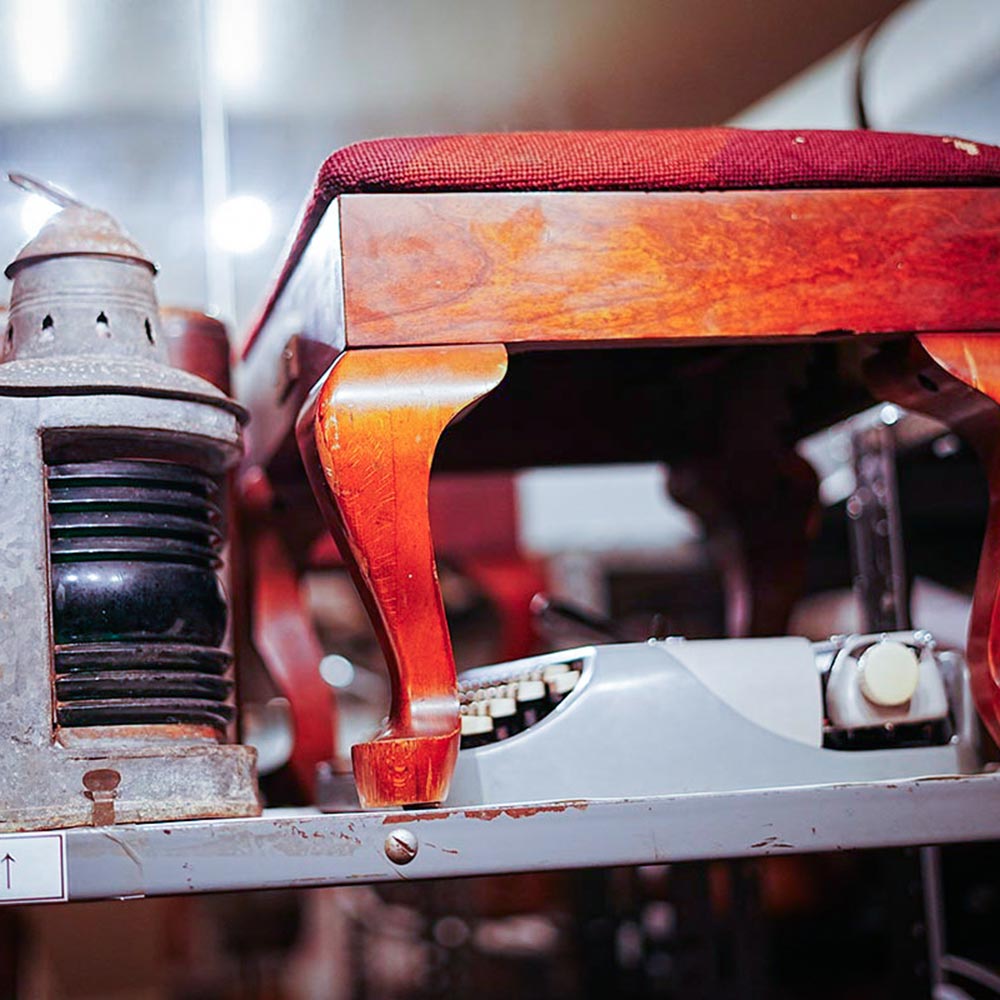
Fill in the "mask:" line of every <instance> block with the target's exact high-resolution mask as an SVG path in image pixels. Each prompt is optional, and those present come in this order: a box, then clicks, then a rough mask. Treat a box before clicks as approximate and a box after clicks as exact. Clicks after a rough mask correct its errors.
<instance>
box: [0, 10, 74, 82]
mask: <svg viewBox="0 0 1000 1000" xmlns="http://www.w3.org/2000/svg"><path fill="white" fill-rule="evenodd" d="M68 17H69V12H68V10H67V7H66V2H65V0H18V3H17V6H16V7H15V8H14V19H13V27H14V31H13V34H14V46H13V47H14V53H15V59H16V63H17V69H18V73H19V75H20V77H21V81H22V83H23V84H24V86H25V88H26V89H27V90H30V91H34V92H37V93H47V92H50V91H52V90H54V89H55V88H56V87H57V86H58V85H59V83H60V82H61V81H62V80H63V78H64V77H65V75H66V68H67V65H68V63H69V21H68Z"/></svg>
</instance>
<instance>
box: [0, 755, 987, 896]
mask: <svg viewBox="0 0 1000 1000" xmlns="http://www.w3.org/2000/svg"><path fill="white" fill-rule="evenodd" d="M404 831H405V833H404ZM63 836H64V837H65V862H66V888H67V897H68V898H69V899H70V900H82V899H101V898H108V897H136V896H152V895H168V894H184V893H189V892H216V891H229V890H239V889H261V888H279V887H304V886H323V885H351V884H358V883H364V882H380V881H392V880H397V879H407V880H412V879H427V878H440V877H455V876H464V875H484V874H495V873H503V872H518V871H531V870H538V869H558V868H581V867H594V866H604V865H633V864H652V863H663V862H673V861H688V860H693V859H707V858H732V857H750V856H756V857H760V856H765V855H774V854H792V853H808V852H819V851H840V850H852V849H861V848H875V847H889V846H903V845H918V844H944V843H954V842H961V841H976V840H991V839H1000V774H998V773H992V774H983V775H976V776H972V777H954V778H930V779H919V780H905V781H891V782H868V783H863V784H848V785H816V786H808V787H795V788H781V789H770V790H758V791H740V792H727V793H700V794H695V795H690V794H689V795H672V796H663V797H656V798H638V799H597V800H590V801H567V802H551V803H543V804H538V803H533V804H522V805H509V806H497V807H493V808H486V807H475V808H453V809H437V810H420V811H409V812H351V813H339V814H332V815H325V814H321V813H319V812H317V811H315V810H310V809H300V810H269V811H267V812H265V813H264V815H262V816H260V817H258V818H256V819H237V820H215V821H212V820H195V821H186V822H177V823H155V824H148V825H134V826H114V827H104V828H80V829H73V830H66V831H64V833H63ZM11 840H14V841H15V845H16V838H6V841H7V843H10V841H11ZM407 844H410V845H411V846H412V845H413V844H415V845H416V853H415V855H414V856H413V857H412V860H410V861H409V862H408V863H406V864H397V863H394V862H393V861H391V860H390V859H389V857H388V856H387V850H388V851H391V852H394V853H396V855H397V857H401V856H405V855H406V854H407V853H408V852H407Z"/></svg>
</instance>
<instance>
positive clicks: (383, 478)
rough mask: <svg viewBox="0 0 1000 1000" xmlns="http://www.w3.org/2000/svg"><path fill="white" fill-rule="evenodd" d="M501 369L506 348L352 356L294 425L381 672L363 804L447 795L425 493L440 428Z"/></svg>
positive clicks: (446, 683)
mask: <svg viewBox="0 0 1000 1000" xmlns="http://www.w3.org/2000/svg"><path fill="white" fill-rule="evenodd" d="M506 370H507V352H506V349H505V348H504V347H503V345H500V344H496V345H483V346H478V345H477V346H469V347H401V348H377V349H372V350H357V351H350V350H349V351H347V352H346V353H344V354H342V355H341V356H340V358H338V360H337V362H336V363H335V364H334V366H333V367H332V368H331V369H330V372H329V373H328V374H327V376H326V379H325V381H324V382H323V384H322V385H321V386H320V387H319V389H318V393H316V394H315V397H314V399H313V400H312V403H311V405H310V406H308V407H307V408H306V410H305V411H304V412H303V415H302V417H301V418H300V421H299V445H300V448H301V449H302V450H303V455H304V458H305V463H306V469H307V471H308V472H309V476H310V480H311V482H312V485H313V490H314V492H315V493H316V496H317V497H318V498H319V500H320V504H321V506H322V507H323V508H324V514H325V515H326V519H327V522H328V523H329V525H330V529H331V531H332V533H333V536H334V538H335V540H336V541H337V544H338V546H339V547H340V550H341V554H342V555H343V557H344V559H345V560H346V561H347V563H348V566H349V568H350V570H351V574H352V576H353V577H354V581H355V584H356V585H357V587H358V590H359V592H360V594H361V597H362V599H363V600H364V602H365V606H366V608H367V610H368V614H369V616H370V618H371V620H372V623H373V625H374V626H375V631H376V634H377V635H378V639H379V643H380V644H381V646H382V651H383V653H384V654H385V659H386V663H387V664H388V668H389V679H390V684H391V690H392V702H391V706H390V710H389V717H388V719H387V720H386V723H385V725H384V726H383V728H382V730H381V731H380V733H379V734H378V735H377V736H376V737H375V739H373V740H372V741H371V742H368V743H361V744H359V745H357V746H355V747H354V748H353V750H352V758H353V763H354V775H355V780H356V782H357V788H358V796H359V798H360V800H361V803H362V805H364V806H367V807H386V806H401V805H420V804H429V803H437V802H442V801H444V798H445V796H446V795H447V792H448V785H449V782H450V780H451V774H452V771H453V769H454V766H455V759H456V756H457V754H458V701H457V696H456V687H455V663H454V659H453V656H452V650H451V640H450V638H449V635H448V626H447V623H446V621H445V615H444V605H443V603H442V600H441V591H440V587H439V585H438V577H437V568H436V566H435V562H434V546H433V541H432V538H431V528H430V519H429V515H428V506H427V491H428V485H429V481H430V472H431V463H432V461H433V458H434V451H435V448H436V447H437V443H438V439H439V438H440V436H441V433H442V432H443V431H444V429H445V427H447V426H448V424H449V423H450V422H451V421H452V420H453V419H454V418H455V417H456V416H458V415H459V414H460V413H461V412H462V411H463V410H465V409H467V408H468V407H469V406H471V405H472V404H473V403H474V402H476V400H478V399H479V398H480V397H481V396H483V395H485V394H486V393H488V392H489V391H490V390H491V389H493V388H494V387H495V386H496V385H497V384H498V383H499V382H500V381H501V379H503V377H504V374H505V373H506ZM472 513H473V516H485V513H484V512H472Z"/></svg>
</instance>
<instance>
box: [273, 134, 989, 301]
mask: <svg viewBox="0 0 1000 1000" xmlns="http://www.w3.org/2000/svg"><path fill="white" fill-rule="evenodd" d="M998 184H1000V149H998V148H997V147H994V146H986V145H983V144H982V143H973V142H969V141H967V140H963V139H956V138H954V137H951V136H927V135H909V134H901V133H890V132H851V131H844V132H837V131H810V130H805V131H790V130H782V131H755V130H750V129H733V128H700V129H671V130H658V131H647V132H510V133H500V134H495V135H448V136H428V137H420V138H403V139H374V140H371V141H368V142H359V143H355V144H354V145H353V146H347V147H345V148H344V149H341V150H338V151H337V152H336V153H334V154H333V155H332V156H330V157H329V158H328V159H327V161H326V162H325V163H324V164H323V166H322V167H321V168H320V171H319V174H318V176H317V178H316V183H315V185H314V187H313V191H312V193H311V195H310V197H309V198H308V200H307V201H306V204H305V207H304V209H303V213H302V216H301V219H300V222H299V226H298V229H297V231H296V233H295V236H294V238H293V241H292V245H291V247H290V249H289V253H288V257H287V258H286V260H285V262H284V265H283V267H282V270H281V272H280V274H279V276H278V281H277V283H276V286H275V288H274V289H273V292H272V297H271V300H270V301H271V302H273V300H274V297H276V295H277V294H278V292H280V290H281V287H282V286H283V284H284V282H285V280H286V279H287V277H288V275H289V274H290V273H291V270H292V269H293V268H294V266H295V264H296V262H297V261H298V258H299V256H300V254H301V253H302V250H303V249H304V247H305V245H306V243H307V242H308V240H309V237H310V236H311V235H312V232H313V230H314V229H315V228H316V226H317V225H318V223H319V220H320V218H321V217H322V215H323V212H324V211H325V210H326V208H327V206H328V205H329V204H330V202H331V201H333V199H335V198H336V197H337V196H338V195H341V194H348V193H356V192H390V191H392V192H405V191H710V190H712V191H720V190H741V189H744V190H746V189H761V188H772V189H778V188H847V187H854V188H856V187H929V186H939V187H940V186H955V185H998ZM268 304H270V302H269V303H268ZM266 312H267V309H266V308H265V311H264V315H266Z"/></svg>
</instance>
